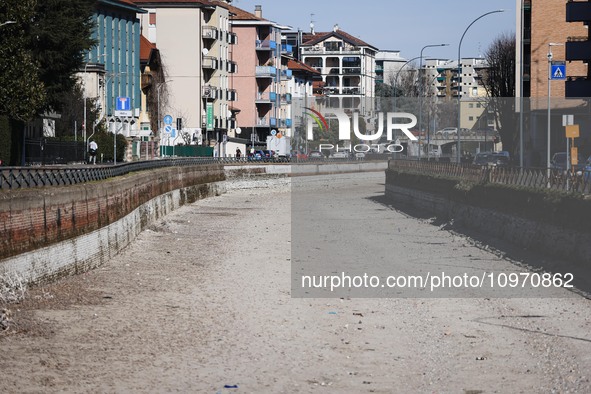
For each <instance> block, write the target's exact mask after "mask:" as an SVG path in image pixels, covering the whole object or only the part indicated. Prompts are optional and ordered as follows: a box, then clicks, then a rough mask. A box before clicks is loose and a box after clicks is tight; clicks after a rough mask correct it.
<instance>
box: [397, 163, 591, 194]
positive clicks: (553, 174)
mask: <svg viewBox="0 0 591 394" xmlns="http://www.w3.org/2000/svg"><path fill="white" fill-rule="evenodd" d="M388 168H389V169H393V170H400V171H403V172H408V173H414V174H419V175H438V176H444V177H450V178H457V179H459V180H467V181H470V182H476V183H495V184H501V185H511V186H519V187H527V188H532V189H540V190H542V189H546V190H547V189H550V190H556V191H561V192H567V193H580V194H591V173H590V172H581V171H577V172H573V171H561V170H551V171H550V178H548V170H547V169H545V168H530V169H521V168H516V167H502V166H475V165H473V164H458V163H447V162H437V161H418V160H402V159H395V160H390V161H389V162H388Z"/></svg>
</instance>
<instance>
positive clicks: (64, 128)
mask: <svg viewBox="0 0 591 394" xmlns="http://www.w3.org/2000/svg"><path fill="white" fill-rule="evenodd" d="M86 100H87V103H86V111H87V113H86V118H87V121H88V124H89V128H88V131H89V133H90V132H92V125H94V124H95V123H96V121H97V120H98V118H99V117H100V110H99V108H98V106H97V104H98V103H97V102H98V99H97V98H87V99H86ZM63 102H64V104H65V105H64V108H63V109H62V111H61V113H60V115H61V117H60V118H59V119H57V120H56V122H55V135H56V137H62V138H63V137H70V136H71V137H72V139H73V138H74V125H76V127H77V130H76V132H77V133H78V137H79V138H81V137H80V136H81V135H82V123H83V118H84V92H83V89H82V87H81V86H80V84H76V85H74V87H73V88H72V91H71V92H69V93H65V94H64V96H63ZM67 139H69V138H67Z"/></svg>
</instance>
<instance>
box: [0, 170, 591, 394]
mask: <svg viewBox="0 0 591 394" xmlns="http://www.w3.org/2000/svg"><path fill="white" fill-rule="evenodd" d="M306 179H307V181H306V182H304V183H302V184H300V185H301V186H302V188H300V189H298V188H296V189H293V188H292V189H290V187H289V185H288V183H287V181H286V180H273V181H265V182H262V183H260V184H259V186H260V187H259V188H246V187H251V186H252V184H249V183H248V182H238V183H236V184H235V185H234V186H233V190H230V191H229V192H228V193H227V194H224V195H222V196H219V197H212V198H209V199H206V200H202V201H199V202H196V203H194V204H192V205H190V206H184V207H182V208H180V209H179V210H177V211H175V212H173V213H172V214H170V215H168V216H167V217H166V218H164V219H163V220H162V221H160V222H159V223H157V224H155V225H153V226H152V227H151V228H150V229H149V230H147V231H144V232H143V233H142V234H141V235H140V236H139V238H138V239H137V240H136V241H135V242H134V243H133V244H132V245H131V246H129V247H128V248H127V249H125V250H124V251H123V252H122V253H121V254H120V255H118V256H117V257H115V258H114V259H113V260H112V261H110V262H109V263H108V264H105V265H104V266H102V267H100V268H99V269H96V270H94V271H92V272H88V273H85V274H81V275H78V276H76V277H71V278H66V279H64V280H62V281H60V282H57V283H55V284H52V285H47V286H44V287H42V288H35V289H32V290H31V292H30V294H29V296H28V300H27V301H25V302H24V303H23V304H20V305H18V306H15V305H12V306H10V308H11V309H12V311H13V319H14V326H13V327H12V328H11V330H9V331H8V332H7V333H6V332H5V333H3V334H0V350H1V352H0V353H1V356H0V371H2V372H1V379H0V392H93V393H94V392H138V393H139V392H171V391H177V392H199V393H201V392H203V393H228V392H248V393H255V392H256V393H263V392H268V393H280V392H283V393H295V392H301V393H308V392H326V393H333V392H334V393H360V392H372V393H409V392H429V393H447V392H454V393H458V392H460V393H480V392H484V393H487V392H501V393H504V392H511V393H519V392H523V393H538V392H539V393H547V392H581V393H583V392H585V393H588V392H591V381H590V379H591V373H590V371H591V302H590V301H589V300H588V299H586V298H583V297H581V296H578V295H576V294H574V293H572V292H567V291H565V290H562V289H560V290H558V291H552V292H548V294H543V293H542V294H540V295H539V296H537V295H536V297H527V295H526V296H524V297H520V298H515V297H510V296H507V295H506V294H504V293H499V294H497V296H496V297H492V296H488V295H487V296H486V297H485V296H480V293H479V290H478V289H475V290H471V291H470V293H469V294H468V293H467V294H464V295H459V296H458V295H457V294H455V295H453V294H452V295H450V297H446V298H442V297H438V296H437V295H426V294H425V293H424V290H423V294H420V295H418V296H417V294H414V293H408V294H406V293H392V294H390V293H385V294H382V293H379V294H378V293H371V292H369V293H359V294H358V295H359V297H357V296H356V293H355V292H350V293H349V295H353V296H349V295H347V293H346V291H345V293H343V294H339V293H338V292H337V293H335V294H328V293H327V290H326V289H324V290H322V292H323V294H321V295H322V297H323V298H317V297H318V295H316V294H309V293H306V290H302V289H301V288H299V289H298V288H297V286H298V281H297V276H296V275H294V277H295V278H294V279H292V271H294V272H301V270H302V269H307V268H311V267H312V263H315V264H316V265H319V266H326V265H325V264H324V263H325V261H324V260H321V259H319V258H317V259H314V258H312V259H309V260H307V261H305V262H304V261H299V259H300V258H302V257H306V256H308V252H310V250H311V249H307V247H309V246H310V244H309V242H310V241H311V240H316V241H318V242H319V245H320V246H322V245H325V246H326V248H327V249H328V250H339V251H341V252H340V253H341V254H339V255H338V258H337V259H334V255H333V256H332V257H331V256H325V255H323V257H322V258H323V259H325V258H326V259H331V258H332V259H333V260H330V263H331V264H328V266H329V270H330V272H333V273H334V272H337V271H338V269H339V267H349V265H348V264H349V263H350V261H349V260H351V259H353V258H357V257H356V256H357V255H356V253H360V255H363V256H365V261H367V262H369V263H367V264H366V267H364V269H365V268H367V267H369V268H371V267H372V264H371V262H377V261H381V260H387V261H388V262H389V263H390V265H389V266H388V267H389V268H388V269H389V271H390V272H394V271H396V270H400V272H404V273H412V272H413V270H414V269H415V268H416V267H420V270H422V271H425V270H426V269H429V270H431V271H432V272H437V271H438V270H441V264H442V262H444V263H445V267H452V266H453V267H455V268H449V269H455V270H456V271H454V272H460V271H461V270H462V269H465V270H469V272H475V271H478V270H479V269H481V268H482V267H487V266H490V265H491V264H495V267H498V268H499V269H501V268H502V269H504V270H507V269H511V268H510V267H514V269H515V270H516V272H517V271H521V270H523V268H522V267H519V266H516V265H513V264H512V263H511V262H510V261H507V260H505V259H503V258H500V257H499V256H498V254H496V253H493V252H491V251H488V250H486V248H483V247H478V246H476V245H473V244H472V243H470V242H469V240H468V239H465V238H464V237H462V236H461V235H459V234H453V233H450V232H448V231H446V230H445V229H443V228H441V227H440V226H437V225H434V224H433V223H431V222H430V221H429V220H419V219H415V218H413V217H410V216H408V215H406V214H404V213H402V212H398V211H396V210H394V209H391V208H390V207H388V205H387V204H384V203H383V201H380V195H382V194H383V190H384V186H383V183H384V175H383V174H380V173H374V174H352V175H341V176H338V177H337V176H325V177H309V178H306ZM302 190H305V191H306V193H304V194H301V193H299V192H301V191H302ZM302 195H308V196H314V198H312V199H309V200H307V199H305V198H302ZM313 201H316V202H318V201H324V202H325V203H327V204H328V205H324V207H332V209H331V210H329V211H328V212H327V211H326V210H325V209H322V210H319V209H317V207H316V206H315V205H313ZM303 204H308V207H309V208H310V209H309V210H306V209H305V207H304V206H303ZM320 211H322V212H320ZM306 212H315V213H316V214H317V215H323V216H317V217H318V218H319V220H320V219H321V220H320V222H316V221H314V220H313V219H310V216H309V214H308V213H306ZM346 215H350V216H351V217H352V219H353V220H354V221H355V222H357V223H362V224H361V225H359V226H357V227H350V226H351V222H350V221H347V220H344V219H343V217H345V216H346ZM364 215H365V216H367V215H370V216H371V218H372V220H371V221H369V222H368V221H366V222H363V221H361V220H362V219H361V218H362V217H363V216H364ZM312 217H314V216H312ZM302 218H307V219H305V220H303V219H302ZM339 218H341V220H337V219H339ZM360 221H361V222H360ZM370 222H371V223H373V224H371V223H370ZM385 224H387V226H386V225H385ZM308 225H310V226H308ZM300 226H303V227H300ZM306 226H308V227H306ZM376 226H377V227H376ZM314 228H316V229H319V228H322V231H320V232H319V233H318V235H316V236H310V235H311V234H312V235H313V234H314V233H313V229H314ZM303 229H306V230H305V231H302V230H303ZM386 230H388V231H386ZM351 234H365V238H364V237H358V238H359V239H360V240H361V241H362V242H363V243H365V244H367V243H368V242H369V241H368V239H371V242H375V244H374V245H373V246H372V247H369V248H368V249H367V250H361V252H359V250H360V247H359V245H358V244H357V243H356V242H353V241H351V240H350V238H348V237H350V236H351ZM345 235H346V237H345ZM331 237H332V238H331ZM435 240H436V241H435ZM330 244H332V245H333V246H335V245H336V246H337V247H336V248H333V249H331V248H329V245H330ZM384 244H392V245H399V247H398V248H397V249H396V256H395V258H394V257H392V255H391V254H390V255H388V256H389V257H388V258H387V259H384V258H383V257H384V256H383V253H386V249H384V248H383V247H382V246H379V245H384ZM314 248H316V245H313V246H312V249H313V250H316V251H318V256H320V255H322V253H323V250H322V248H321V249H320V250H318V249H314ZM419 250H420V254H418V251H419ZM292 259H293V260H294V261H292ZM348 259H349V260H348ZM296 260H298V261H296ZM452 261H453V264H451V263H450V262H452ZM338 262H341V263H343V265H342V266H340V265H338V264H336V265H335V264H332V263H338ZM411 263H412V264H411ZM292 265H293V267H292ZM481 265H482V267H481ZM355 266H357V265H355ZM409 267H411V268H409ZM412 267H415V268H412ZM382 268H383V267H382ZM417 269H419V268H417ZM292 286H294V287H293V288H292ZM549 295H551V296H552V297H549ZM235 387H237V388H235Z"/></svg>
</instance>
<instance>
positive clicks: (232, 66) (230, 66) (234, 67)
mask: <svg viewBox="0 0 591 394" xmlns="http://www.w3.org/2000/svg"><path fill="white" fill-rule="evenodd" d="M226 69H227V70H228V72H229V73H230V74H233V73H235V72H238V63H236V62H235V61H232V60H229V61H228V63H227V67H226Z"/></svg>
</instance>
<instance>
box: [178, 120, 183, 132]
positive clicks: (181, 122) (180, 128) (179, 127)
mask: <svg viewBox="0 0 591 394" xmlns="http://www.w3.org/2000/svg"><path fill="white" fill-rule="evenodd" d="M176 129H177V130H182V129H183V118H176Z"/></svg>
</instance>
